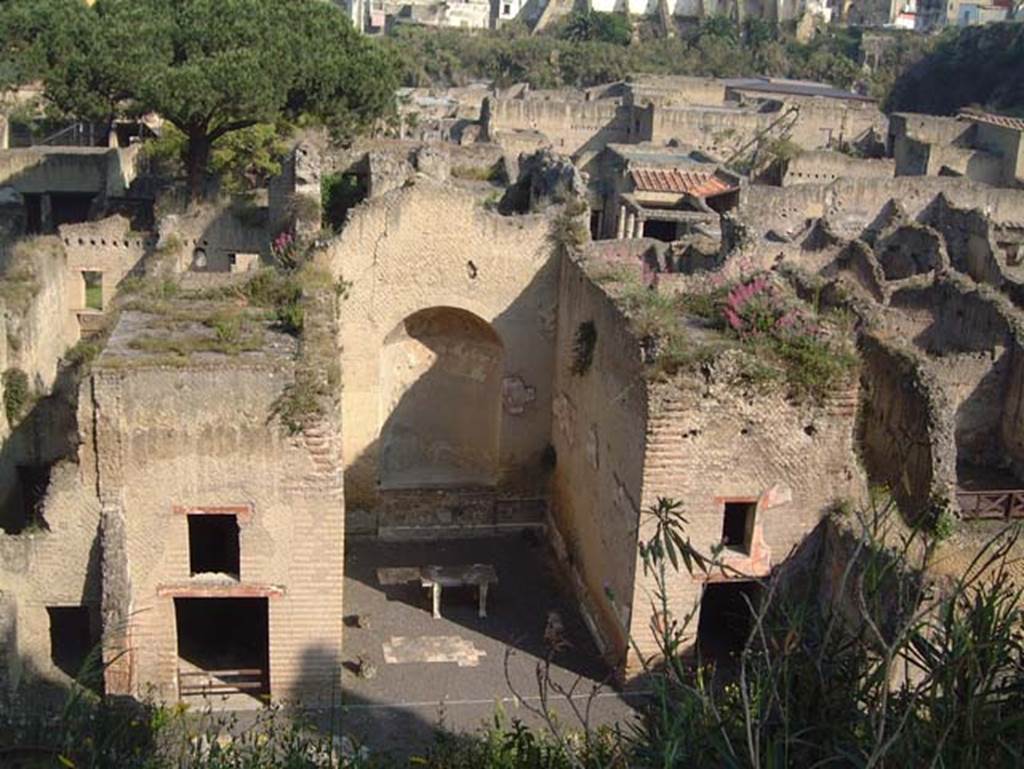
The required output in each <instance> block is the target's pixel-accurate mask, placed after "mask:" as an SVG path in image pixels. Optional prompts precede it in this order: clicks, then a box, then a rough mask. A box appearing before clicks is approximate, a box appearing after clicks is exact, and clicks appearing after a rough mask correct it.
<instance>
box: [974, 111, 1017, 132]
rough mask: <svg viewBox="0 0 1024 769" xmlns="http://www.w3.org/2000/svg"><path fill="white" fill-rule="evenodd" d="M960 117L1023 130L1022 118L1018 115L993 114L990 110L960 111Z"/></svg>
mask: <svg viewBox="0 0 1024 769" xmlns="http://www.w3.org/2000/svg"><path fill="white" fill-rule="evenodd" d="M960 117H962V118H966V119H967V120H975V121H977V122H979V123H989V124H991V125H997V126H1001V127H1003V128H1014V129H1016V130H1018V131H1024V119H1021V118H1019V117H1008V116H1007V115H994V114H992V113H991V112H966V111H965V112H961V113H960Z"/></svg>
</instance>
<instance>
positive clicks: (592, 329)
mask: <svg viewBox="0 0 1024 769" xmlns="http://www.w3.org/2000/svg"><path fill="white" fill-rule="evenodd" d="M596 345H597V326H595V325H594V321H592V320H588V321H585V322H584V323H580V325H579V328H577V329H576V336H575V337H574V338H573V342H572V366H571V367H570V370H571V371H572V373H573V374H576V375H577V376H580V375H583V374H586V373H587V371H589V370H590V364H591V363H593V361H594V347H595V346H596Z"/></svg>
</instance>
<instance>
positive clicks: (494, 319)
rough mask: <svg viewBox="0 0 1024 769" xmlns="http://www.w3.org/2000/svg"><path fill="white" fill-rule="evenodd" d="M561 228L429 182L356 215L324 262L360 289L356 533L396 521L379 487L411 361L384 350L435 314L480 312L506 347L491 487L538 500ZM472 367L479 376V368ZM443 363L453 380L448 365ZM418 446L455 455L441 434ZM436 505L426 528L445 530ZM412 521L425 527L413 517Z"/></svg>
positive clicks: (351, 360)
mask: <svg viewBox="0 0 1024 769" xmlns="http://www.w3.org/2000/svg"><path fill="white" fill-rule="evenodd" d="M550 227H551V220H550V218H549V217H547V216H545V215H539V214H538V215H524V216H513V217H504V216H500V215H498V214H495V213H492V212H489V211H487V210H485V208H484V207H483V205H482V204H481V202H480V200H479V199H478V198H477V197H475V195H474V194H472V193H470V192H467V191H463V190H460V189H456V188H453V187H452V186H451V185H440V184H437V183H435V182H433V181H431V180H429V179H425V178H422V177H421V178H419V179H418V180H417V181H416V183H415V184H413V185H411V186H406V187H404V188H402V189H398V190H394V191H392V192H390V193H387V194H385V195H383V196H381V197H378V198H375V199H373V200H371V201H367V202H365V203H363V204H362V205H360V206H359V207H357V208H356V209H354V210H353V212H352V213H351V214H350V218H349V221H348V223H347V225H346V227H345V230H344V231H343V232H342V234H341V235H340V236H339V237H338V238H337V239H335V240H334V241H332V242H331V243H330V244H329V245H328V247H327V248H326V250H325V252H324V253H323V254H321V255H320V256H319V257H318V258H320V259H321V260H322V261H323V263H324V265H325V266H326V267H328V268H329V269H330V271H331V272H332V273H333V274H334V276H335V277H336V278H341V279H344V280H346V281H348V282H349V283H350V288H349V290H348V295H347V298H346V299H345V301H343V302H342V304H341V316H340V329H341V330H340V339H339V342H340V348H341V350H342V353H341V369H342V382H343V393H344V394H343V413H344V420H345V433H344V449H345V451H344V453H345V486H346V498H347V500H348V507H349V510H350V523H349V525H350V528H351V529H353V530H357V529H358V530H376V529H377V528H383V527H387V526H389V525H392V524H393V523H395V522H396V521H395V519H394V518H391V517H389V514H388V513H387V511H386V509H385V508H386V507H387V504H386V503H387V499H386V495H384V494H382V492H381V489H380V487H379V482H380V481H381V470H380V452H381V443H380V439H381V436H382V430H383V428H384V426H385V424H386V423H387V422H388V419H389V417H391V415H392V414H393V413H394V409H395V405H394V403H393V400H394V399H393V397H391V396H393V395H395V393H394V392H392V391H389V390H388V388H386V387H385V384H386V382H387V381H388V379H389V377H392V376H393V375H394V366H396V365H398V363H397V362H396V361H398V360H400V359H401V358H402V356H399V357H398V358H392V357H389V356H390V353H391V352H394V350H391V351H390V352H388V353H387V355H386V352H385V351H386V349H387V346H388V345H387V340H388V338H389V335H392V334H393V333H394V332H396V329H398V328H399V326H400V325H401V324H403V323H405V321H406V320H407V319H408V318H410V316H413V315H414V314H415V313H417V312H420V311H422V310H427V309H430V308H452V309H454V310H458V311H462V312H465V313H468V314H471V315H472V316H475V318H476V319H477V320H478V321H479V322H480V323H482V324H485V326H489V327H490V330H491V331H492V332H493V334H494V335H495V336H496V338H497V341H498V342H500V350H501V387H500V393H499V397H500V418H499V425H498V436H499V437H498V449H497V452H498V461H497V471H496V480H497V483H496V485H495V486H494V487H485V488H490V489H491V490H492V491H496V492H499V493H508V494H512V495H527V496H536V495H537V494H539V493H541V491H542V490H543V487H544V484H545V475H544V473H543V467H542V458H543V454H544V451H545V447H546V446H547V444H548V441H549V436H550V423H551V383H552V381H553V370H552V367H553V360H552V358H553V349H554V338H555V320H556V301H557V279H558V276H557V271H556V264H555V261H554V259H553V249H552V244H551V242H550V241H549V239H548V238H549V232H550ZM391 339H392V340H394V339H395V337H393V336H392V337H391ZM428 355H429V354H428ZM464 361H465V362H466V368H465V370H466V371H467V372H468V373H472V372H473V371H474V368H473V365H470V362H469V359H468V358H464ZM420 362H421V363H423V362H424V361H420ZM440 364H441V366H442V368H443V369H444V370H445V371H448V372H451V371H453V369H451V368H447V367H445V365H444V364H445V361H444V360H443V359H441V360H440ZM437 370H438V371H441V370H442V369H441V368H439V369H437ZM456 370H457V369H456ZM488 376H489V375H488ZM409 384H410V383H405V384H404V385H403V387H407V386H408V385H409ZM389 392H391V396H389V394H388V393H389ZM399 400H400V397H399ZM444 407H445V409H446V410H447V411H446V413H447V414H448V416H449V417H450V418H451V419H452V420H458V419H459V418H460V417H459V414H458V413H457V404H454V403H451V402H446V403H445V404H444ZM419 439H421V445H423V446H425V447H426V450H427V451H430V452H433V453H434V454H435V455H437V456H441V455H443V454H445V453H446V452H447V451H448V449H447V448H446V447H445V446H442V445H439V444H437V443H436V442H434V440H433V438H432V437H431V436H430V435H426V434H424V435H421V436H419ZM455 453H456V454H457V453H458V449H457V448H456V450H455ZM448 487H449V488H450V485H448ZM434 507H435V511H434V513H429V512H427V511H426V510H423V511H422V515H423V517H422V519H421V522H422V523H425V524H428V523H431V522H438V521H436V520H433V519H432V518H431V517H430V516H431V515H437V514H438V511H437V509H436V508H438V507H442V506H440V505H435V506H434ZM357 519H358V520H357ZM401 522H402V523H403V525H404V524H410V523H414V522H415V521H411V520H409V515H408V513H406V514H404V516H403V517H402V519H401Z"/></svg>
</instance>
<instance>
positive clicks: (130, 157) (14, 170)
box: [0, 146, 138, 196]
mask: <svg viewBox="0 0 1024 769" xmlns="http://www.w3.org/2000/svg"><path fill="white" fill-rule="evenodd" d="M137 154H138V147H136V146H133V147H129V148H125V149H112V148H109V149H108V148H106V147H102V148H101V147H24V148H18V149H8V150H4V151H2V152H0V186H3V185H10V186H12V187H14V188H15V189H16V190H18V192H21V193H22V194H44V193H55V192H57V193H59V192H83V193H84V192H91V193H93V194H97V193H105V194H106V195H108V196H118V195H123V194H124V192H125V190H126V189H127V187H128V185H129V184H131V182H132V180H133V179H134V178H135V159H136V156H137Z"/></svg>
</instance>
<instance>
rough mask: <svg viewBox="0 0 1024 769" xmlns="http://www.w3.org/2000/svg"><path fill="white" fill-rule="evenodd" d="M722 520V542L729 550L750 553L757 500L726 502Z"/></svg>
mask: <svg viewBox="0 0 1024 769" xmlns="http://www.w3.org/2000/svg"><path fill="white" fill-rule="evenodd" d="M724 513H725V514H724V516H723V521H722V544H723V545H724V546H725V547H727V548H728V549H730V550H735V551H737V552H740V553H746V554H748V555H749V554H750V542H751V539H752V538H753V535H754V516H755V514H756V513H757V502H756V501H748V502H726V503H725V511H724Z"/></svg>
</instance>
